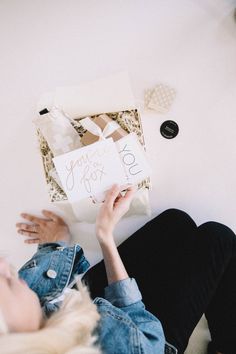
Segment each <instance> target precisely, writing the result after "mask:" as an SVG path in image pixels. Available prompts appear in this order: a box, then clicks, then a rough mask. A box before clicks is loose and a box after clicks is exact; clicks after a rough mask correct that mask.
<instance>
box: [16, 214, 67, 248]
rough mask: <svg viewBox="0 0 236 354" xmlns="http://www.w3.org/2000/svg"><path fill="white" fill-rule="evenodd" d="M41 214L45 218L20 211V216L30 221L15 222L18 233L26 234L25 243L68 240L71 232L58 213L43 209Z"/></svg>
mask: <svg viewBox="0 0 236 354" xmlns="http://www.w3.org/2000/svg"><path fill="white" fill-rule="evenodd" d="M42 214H43V215H44V216H45V217H46V219H43V218H38V217H36V216H34V215H30V214H26V213H22V214H21V216H22V217H23V218H24V219H25V220H27V221H30V222H31V224H28V223H22V222H20V223H17V224H16V227H17V228H18V230H17V231H18V233H19V234H21V235H23V236H28V237H29V238H28V239H26V240H25V241H24V242H25V243H40V244H41V243H47V242H58V241H59V242H60V241H63V242H70V240H71V234H70V231H69V227H68V225H67V224H66V223H65V221H64V220H63V219H62V218H61V217H60V216H58V215H56V214H54V213H53V212H52V211H48V210H43V211H42Z"/></svg>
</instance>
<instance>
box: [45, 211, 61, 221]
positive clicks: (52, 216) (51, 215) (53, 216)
mask: <svg viewBox="0 0 236 354" xmlns="http://www.w3.org/2000/svg"><path fill="white" fill-rule="evenodd" d="M42 214H43V215H44V216H46V218H49V219H51V220H53V221H59V220H60V219H61V218H60V217H59V216H58V215H56V214H55V213H53V212H52V211H50V210H42Z"/></svg>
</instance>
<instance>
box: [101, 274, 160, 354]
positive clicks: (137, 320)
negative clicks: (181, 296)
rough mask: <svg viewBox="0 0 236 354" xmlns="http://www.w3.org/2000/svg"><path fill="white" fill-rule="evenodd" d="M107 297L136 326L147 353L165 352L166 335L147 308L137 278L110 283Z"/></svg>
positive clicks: (106, 292)
mask: <svg viewBox="0 0 236 354" xmlns="http://www.w3.org/2000/svg"><path fill="white" fill-rule="evenodd" d="M105 298H106V300H108V301H109V302H110V303H111V304H112V305H113V306H115V307H117V308H119V309H120V310H121V311H123V313H124V314H125V315H127V316H128V317H129V318H130V320H131V321H132V323H133V324H134V325H135V326H136V328H137V330H138V333H139V342H140V345H141V347H142V348H143V350H144V352H145V353H157V352H158V353H164V350H165V349H164V348H165V336H164V332H163V328H162V325H161V322H160V321H159V320H158V318H157V317H155V316H154V315H152V314H151V313H150V312H149V311H147V310H146V309H145V305H144V304H143V302H142V296H141V293H140V291H139V288H138V285H137V283H136V281H135V279H132V278H127V279H124V280H121V281H118V282H115V283H112V284H110V285H108V286H107V287H106V288H105Z"/></svg>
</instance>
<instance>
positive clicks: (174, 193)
mask: <svg viewBox="0 0 236 354" xmlns="http://www.w3.org/2000/svg"><path fill="white" fill-rule="evenodd" d="M234 7H236V2H235V1H233V0H179V1H174V0H165V1H162V0H148V1H144V0H143V1H141V0H126V1H121V0H119V1H115V0H100V1H95V0H93V1H92V0H88V1H82V0H79V1H78V0H50V1H42V0H34V1H31V0H21V1H18V0H1V1H0V43H1V55H0V93H1V132H2V136H1V166H2V168H1V177H0V178H1V179H0V186H1V215H2V217H1V219H2V224H1V250H2V253H3V254H5V255H8V256H9V258H10V260H11V261H12V262H13V263H14V264H15V265H16V266H17V267H19V266H20V265H21V264H22V263H23V262H24V261H25V260H26V259H27V258H28V257H29V256H30V255H31V254H32V253H33V252H34V250H35V246H26V245H24V244H23V243H22V240H21V236H18V235H17V233H16V231H15V222H17V221H19V220H20V218H19V213H20V212H21V211H27V212H31V213H37V214H38V213H40V210H41V209H42V208H50V209H51V210H54V211H57V208H56V207H55V206H54V205H51V204H50V202H49V197H48V194H47V190H46V185H45V182H44V173H43V168H42V163H41V158H40V155H39V151H38V146H37V139H36V135H35V129H34V125H33V123H32V119H33V118H34V117H35V115H36V113H37V112H36V104H37V100H38V99H39V97H40V95H41V94H42V93H44V92H45V91H48V90H53V89H54V88H55V87H56V86H66V85H69V86H70V85H77V84H80V83H81V82H84V81H87V80H92V79H94V78H98V77H102V76H105V75H108V74H111V73H114V72H116V71H119V70H122V69H128V71H129V73H130V77H131V81H132V82H131V83H132V88H133V91H134V94H135V97H136V99H137V100H138V101H140V100H142V99H143V92H144V89H146V88H150V87H153V86H154V85H155V84H157V83H158V82H164V83H167V84H169V85H171V86H173V87H174V88H176V90H177V97H176V100H175V103H174V105H173V108H172V110H171V112H170V113H169V114H166V115H160V114H153V113H147V112H145V113H144V114H143V126H144V132H145V137H146V145H147V151H148V155H149V158H150V160H151V162H152V165H153V168H154V173H153V176H152V183H153V190H152V191H151V193H150V198H151V204H152V210H153V215H156V214H158V213H160V212H161V211H163V210H165V209H166V208H169V207H176V208H181V209H183V210H185V211H187V212H188V213H190V214H191V215H192V217H193V218H194V219H195V220H196V222H197V223H198V224H200V223H202V222H205V221H207V220H210V219H211V220H218V221H220V222H223V223H226V224H228V225H229V226H230V227H231V228H233V229H234V230H236V217H235V216H236V206H235V200H236V188H235V180H236V167H235V163H236V143H235V141H236V120H235V117H236V105H235V102H236V101H235V97H236V81H235V78H236V65H235V63H236V22H235V21H234V18H233V9H234ZM166 119H172V120H175V121H176V122H178V124H179V127H180V133H179V135H178V137H176V138H175V139H173V140H166V139H164V138H163V137H162V136H161V135H160V133H159V128H160V125H161V123H162V122H163V121H164V120H166ZM131 220H132V222H131ZM131 220H124V221H122V222H121V224H120V225H119V227H118V229H117V232H116V234H117V235H116V237H117V243H119V242H121V241H122V240H123V239H125V238H126V237H127V236H128V235H130V234H131V233H132V232H133V231H135V230H136V229H137V228H138V227H139V226H141V225H142V224H144V223H145V222H146V221H147V218H146V217H139V218H134V217H133V218H132V219H131ZM70 226H71V230H72V232H73V235H74V237H75V238H76V239H77V240H79V242H81V244H82V245H83V246H84V248H85V251H86V254H87V256H88V257H89V259H90V261H91V263H92V264H93V263H95V262H96V261H97V260H98V259H99V258H100V256H101V254H100V251H99V248H98V245H97V243H96V241H95V240H94V235H93V225H85V224H80V225H76V224H73V225H72V224H71V225H70ZM144 242H145V240H144Z"/></svg>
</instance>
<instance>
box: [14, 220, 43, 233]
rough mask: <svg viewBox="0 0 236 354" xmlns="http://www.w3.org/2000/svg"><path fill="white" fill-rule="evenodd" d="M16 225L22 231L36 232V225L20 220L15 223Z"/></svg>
mask: <svg viewBox="0 0 236 354" xmlns="http://www.w3.org/2000/svg"><path fill="white" fill-rule="evenodd" d="M16 227H18V228H19V230H23V231H29V232H33V233H36V232H38V228H37V225H29V224H25V223H22V222H18V223H17V224H16ZM19 230H18V231H19Z"/></svg>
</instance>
